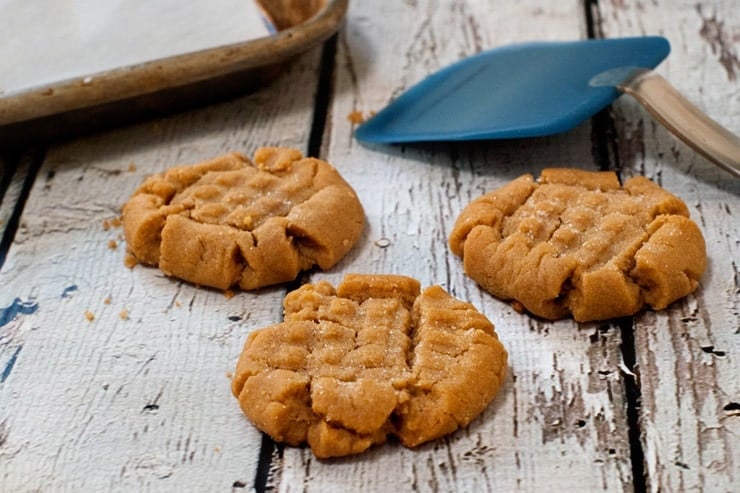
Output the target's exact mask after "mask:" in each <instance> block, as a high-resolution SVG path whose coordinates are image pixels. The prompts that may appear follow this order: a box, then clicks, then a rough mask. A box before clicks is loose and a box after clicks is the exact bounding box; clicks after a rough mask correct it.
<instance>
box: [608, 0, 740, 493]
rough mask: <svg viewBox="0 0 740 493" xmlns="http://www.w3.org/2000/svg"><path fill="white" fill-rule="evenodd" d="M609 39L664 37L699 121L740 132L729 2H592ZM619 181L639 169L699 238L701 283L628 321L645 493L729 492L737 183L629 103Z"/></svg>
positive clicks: (733, 474)
mask: <svg viewBox="0 0 740 493" xmlns="http://www.w3.org/2000/svg"><path fill="white" fill-rule="evenodd" d="M600 5H601V11H600V17H601V29H602V32H603V34H604V35H605V36H607V37H614V36H623V35H640V34H661V35H663V36H666V37H667V38H668V39H669V40H670V42H671V45H672V53H671V55H669V57H668V59H667V60H666V61H665V62H664V63H663V64H661V65H660V66H659V67H658V72H660V73H661V74H662V75H663V76H664V77H666V78H667V79H668V80H669V81H671V83H672V84H673V85H675V86H676V88H677V89H678V90H679V91H680V92H682V93H683V94H684V95H685V96H686V97H688V98H689V99H690V100H691V101H692V102H693V103H695V104H696V105H697V106H699V107H700V108H702V109H703V110H704V111H705V112H707V114H709V115H710V116H711V117H713V118H714V119H716V120H717V121H719V122H720V123H721V124H723V125H724V126H726V127H727V128H728V129H730V130H731V131H733V132H734V133H735V134H739V133H740V82H739V81H738V77H740V62H738V51H737V50H738V48H737V47H738V44H737V40H738V38H739V37H740V18H738V15H737V11H738V9H737V7H738V5H737V2H735V1H732V0H718V1H713V2H668V1H662V0H660V1H655V2H649V3H643V4H635V5H629V4H626V3H624V2H619V3H617V2H612V3H609V2H600ZM614 115H615V121H616V125H617V129H618V133H619V136H620V140H619V159H620V164H621V166H622V168H623V170H624V171H623V174H624V175H625V176H629V175H635V174H645V175H647V176H648V177H650V178H652V179H654V180H656V181H658V182H660V183H661V184H662V185H663V186H664V187H665V188H667V189H668V190H670V191H672V192H674V193H676V194H677V195H678V196H680V197H682V198H683V199H684V200H685V201H686V202H687V204H688V206H689V209H690V211H691V215H692V217H693V218H694V219H695V220H696V221H697V222H698V223H699V225H700V227H701V229H702V231H703V233H704V236H705V238H706V240H707V253H708V256H709V266H708V269H707V272H706V274H705V275H704V277H703V279H702V285H701V288H700V289H699V291H698V292H697V293H695V294H694V295H693V296H690V297H689V298H687V299H686V300H684V301H682V302H679V303H676V304H675V305H674V306H673V307H671V308H670V309H669V310H666V311H664V312H659V313H645V314H643V315H642V316H640V317H638V318H636V320H635V326H634V330H635V350H636V354H637V362H638V365H639V368H638V369H639V383H640V389H641V394H642V410H641V425H642V428H643V429H642V438H643V448H644V455H645V464H646V472H647V477H648V486H649V488H650V489H651V490H652V491H734V490H736V489H737V485H738V484H740V472H739V471H740V469H738V464H740V447H737V445H736V442H737V437H738V435H740V414H739V413H738V407H739V406H738V402H740V380H739V379H738V375H740V355H739V354H738V348H740V344H739V343H740V339H739V338H740V331H739V330H738V327H739V323H738V320H739V318H738V313H739V312H740V309H739V307H738V294H739V293H740V290H739V289H738V263H739V261H740V257H738V240H737V239H738V238H740V221H738V216H740V207H738V204H739V202H738V196H739V195H740V180H738V179H736V178H732V177H731V175H729V174H727V173H725V172H724V171H723V170H721V169H719V168H717V167H715V166H714V165H713V164H711V163H709V162H708V161H706V160H705V159H704V158H702V157H700V156H699V155H697V154H696V153H695V152H693V151H692V150H691V149H690V148H689V147H688V146H686V145H684V144H683V143H682V142H680V141H678V140H677V139H675V138H674V137H673V136H672V135H670V134H669V133H668V131H667V130H665V129H664V128H663V127H661V126H660V125H659V124H657V123H656V122H655V121H654V120H652V119H651V118H650V116H649V115H648V114H647V113H646V112H645V111H644V110H642V109H641V108H640V107H638V106H637V105H636V104H634V102H632V101H630V100H628V99H626V98H622V99H620V101H619V102H618V103H617V104H615V107H614Z"/></svg>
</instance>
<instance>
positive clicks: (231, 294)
mask: <svg viewBox="0 0 740 493" xmlns="http://www.w3.org/2000/svg"><path fill="white" fill-rule="evenodd" d="M224 296H226V299H228V300H230V299H231V298H233V297H234V291H233V290H231V289H227V290H225V291H224Z"/></svg>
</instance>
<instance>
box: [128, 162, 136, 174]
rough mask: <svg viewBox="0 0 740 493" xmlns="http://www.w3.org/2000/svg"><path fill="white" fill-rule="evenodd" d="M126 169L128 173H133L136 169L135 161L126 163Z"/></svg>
mask: <svg viewBox="0 0 740 493" xmlns="http://www.w3.org/2000/svg"><path fill="white" fill-rule="evenodd" d="M128 171H129V173H133V172H134V171H136V164H135V163H129V165H128Z"/></svg>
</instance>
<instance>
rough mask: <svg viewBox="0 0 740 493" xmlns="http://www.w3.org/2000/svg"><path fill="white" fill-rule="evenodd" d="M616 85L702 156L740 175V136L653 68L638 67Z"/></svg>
mask: <svg viewBox="0 0 740 493" xmlns="http://www.w3.org/2000/svg"><path fill="white" fill-rule="evenodd" d="M617 88H618V89H619V90H620V91H622V92H624V93H626V94H629V95H631V96H633V97H634V98H635V99H637V101H639V102H640V103H641V104H642V105H643V106H644V107H645V108H646V109H647V110H648V111H649V112H650V113H651V114H652V115H653V116H654V117H655V118H656V119H657V120H658V121H660V122H661V123H662V124H663V125H665V127H666V128H667V129H668V130H670V131H671V132H673V133H674V134H675V135H676V136H677V137H679V138H680V139H681V140H683V141H684V142H685V143H687V144H688V145H690V146H691V147H693V148H694V150H696V151H697V152H698V153H700V154H702V155H703V156H704V157H706V158H707V159H709V160H710V161H713V162H714V163H716V164H718V165H719V166H721V167H722V168H724V169H726V170H727V171H729V172H730V173H732V174H733V175H735V176H737V177H740V138H738V137H737V136H736V135H735V134H733V133H732V132H730V131H729V130H727V129H726V128H724V127H723V126H722V125H720V124H719V123H717V122H715V121H714V120H712V119H711V118H709V117H708V116H707V115H705V114H704V113H703V112H702V111H701V110H700V109H699V108H697V107H696V106H694V105H693V104H691V103H690V102H689V101H688V100H687V99H686V98H685V97H683V96H682V95H681V93H679V92H678V91H677V90H676V89H675V88H674V87H673V86H672V85H671V84H670V83H669V82H668V81H667V80H665V79H664V78H663V77H661V76H660V75H658V74H657V73H655V72H653V71H652V70H640V71H639V72H637V73H636V74H635V75H633V76H632V77H630V78H629V79H627V80H625V81H624V82H622V83H621V84H619V85H618V86H617Z"/></svg>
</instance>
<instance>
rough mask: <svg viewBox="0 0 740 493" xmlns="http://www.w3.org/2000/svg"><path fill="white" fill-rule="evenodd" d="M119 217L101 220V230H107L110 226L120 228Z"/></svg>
mask: <svg viewBox="0 0 740 493" xmlns="http://www.w3.org/2000/svg"><path fill="white" fill-rule="evenodd" d="M121 224H122V223H121V218H120V217H114V218H113V219H105V220H103V230H105V231H108V230H110V229H111V228H120V227H121Z"/></svg>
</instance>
